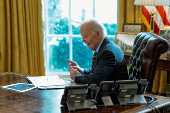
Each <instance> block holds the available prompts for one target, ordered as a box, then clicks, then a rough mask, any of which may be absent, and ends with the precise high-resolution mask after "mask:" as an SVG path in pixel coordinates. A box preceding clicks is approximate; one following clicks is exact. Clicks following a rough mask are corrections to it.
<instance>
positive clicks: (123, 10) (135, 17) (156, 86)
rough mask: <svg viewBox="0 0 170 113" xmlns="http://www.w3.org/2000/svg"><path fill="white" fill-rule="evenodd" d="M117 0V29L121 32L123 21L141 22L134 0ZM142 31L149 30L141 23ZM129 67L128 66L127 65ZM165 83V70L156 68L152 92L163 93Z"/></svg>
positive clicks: (138, 9) (139, 7)
mask: <svg viewBox="0 0 170 113" xmlns="http://www.w3.org/2000/svg"><path fill="white" fill-rule="evenodd" d="M117 1H118V13H117V14H118V15H117V18H118V19H117V20H118V22H117V26H118V28H117V30H118V32H122V28H123V23H143V21H142V7H141V6H137V5H134V0H117ZM143 32H149V31H148V30H147V27H146V26H145V25H143ZM128 68H129V67H128ZM166 83H167V72H166V71H162V70H157V71H156V75H155V79H154V83H153V89H152V91H153V93H154V94H159V95H165V92H166Z"/></svg>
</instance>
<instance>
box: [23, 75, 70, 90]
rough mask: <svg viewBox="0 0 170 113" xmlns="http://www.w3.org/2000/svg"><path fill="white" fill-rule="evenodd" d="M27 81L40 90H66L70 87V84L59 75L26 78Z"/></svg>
mask: <svg viewBox="0 0 170 113" xmlns="http://www.w3.org/2000/svg"><path fill="white" fill-rule="evenodd" d="M26 79H27V80H28V81H29V82H31V83H32V84H34V86H35V87H37V88H40V89H46V88H47V89H49V88H64V87H65V86H68V83H67V82H66V81H65V80H64V79H62V78H60V77H59V76H58V75H55V76H37V77H26Z"/></svg>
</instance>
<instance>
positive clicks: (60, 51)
mask: <svg viewBox="0 0 170 113" xmlns="http://www.w3.org/2000/svg"><path fill="white" fill-rule="evenodd" d="M43 2H44V3H43V6H44V7H43V8H44V23H45V27H44V28H45V33H44V34H45V63H46V75H55V74H58V75H69V73H68V65H69V63H68V62H66V61H65V60H66V59H70V60H73V61H76V62H77V63H78V64H79V65H80V67H82V68H85V69H86V68H87V69H89V68H90V67H91V61H92V60H91V59H92V56H93V51H91V50H89V49H88V48H87V47H86V46H85V45H84V44H83V43H82V37H81V35H80V30H79V29H80V27H79V26H80V24H81V23H82V22H83V21H84V20H86V19H89V18H98V19H100V20H101V21H102V22H103V24H104V26H105V27H106V29H107V34H108V35H107V36H108V37H109V38H110V39H112V40H113V41H114V37H115V33H116V31H117V0H44V1H43Z"/></svg>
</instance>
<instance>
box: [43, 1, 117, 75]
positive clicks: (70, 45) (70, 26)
mask: <svg viewBox="0 0 170 113" xmlns="http://www.w3.org/2000/svg"><path fill="white" fill-rule="evenodd" d="M42 4H43V12H44V15H43V21H44V23H45V24H44V43H45V44H44V51H45V52H44V57H45V59H44V61H45V69H46V71H45V75H46V76H49V75H60V76H61V77H62V76H68V75H70V73H69V72H50V71H49V70H50V69H49V54H48V53H49V50H48V38H49V37H69V59H70V60H73V46H72V40H73V38H74V37H76V38H78V37H80V38H81V35H73V34H72V24H71V22H72V21H71V0H69V18H68V25H69V34H68V35H66V34H63V35H61V34H59V35H54V34H53V35H52V34H49V33H48V5H47V4H48V1H47V0H43V3H42ZM46 15H47V16H46ZM93 18H95V0H93ZM107 37H108V38H113V37H114V38H115V35H107ZM46 53H47V54H46Z"/></svg>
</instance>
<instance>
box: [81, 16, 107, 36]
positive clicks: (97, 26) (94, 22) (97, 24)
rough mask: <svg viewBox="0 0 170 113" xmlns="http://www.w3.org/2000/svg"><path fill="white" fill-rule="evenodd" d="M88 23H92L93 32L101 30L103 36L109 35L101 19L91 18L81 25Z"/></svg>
mask: <svg viewBox="0 0 170 113" xmlns="http://www.w3.org/2000/svg"><path fill="white" fill-rule="evenodd" d="M86 23H91V26H90V28H91V30H92V31H93V33H96V31H100V32H101V34H102V36H103V37H106V35H107V31H106V28H105V27H104V25H103V24H102V23H101V22H100V21H98V20H97V19H89V20H86V21H84V22H83V23H82V24H81V26H82V25H83V24H86Z"/></svg>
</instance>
